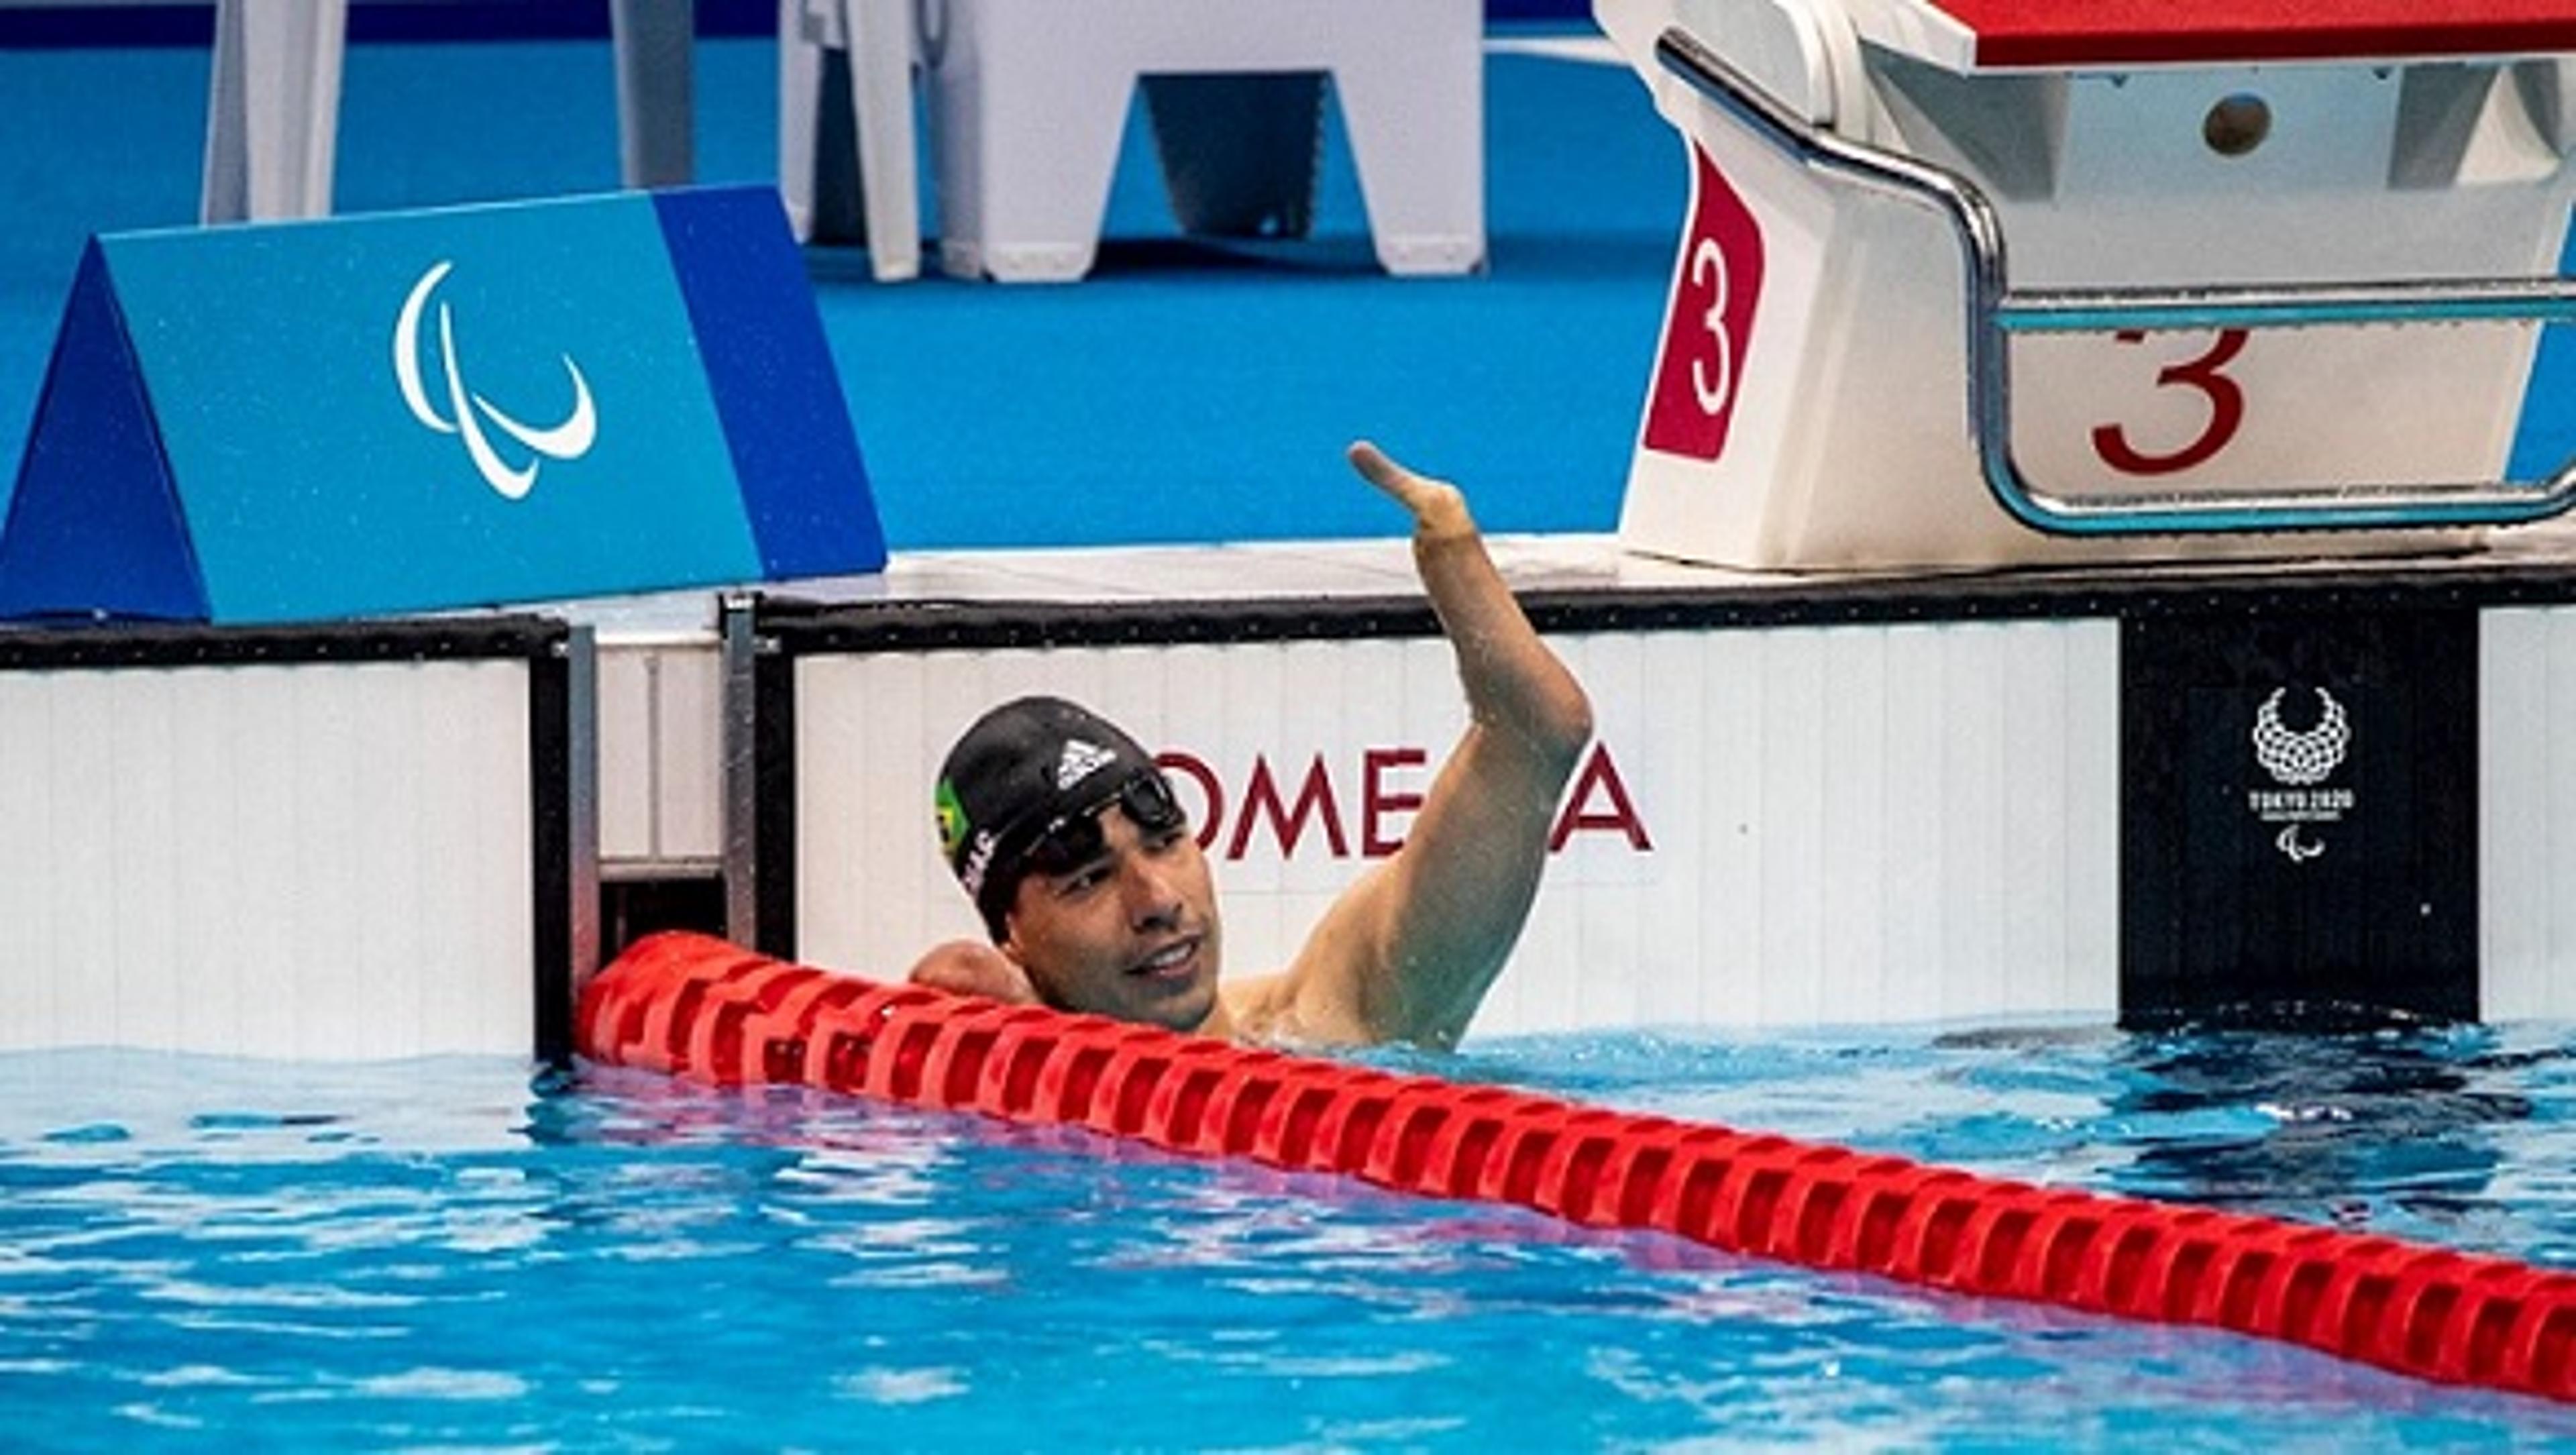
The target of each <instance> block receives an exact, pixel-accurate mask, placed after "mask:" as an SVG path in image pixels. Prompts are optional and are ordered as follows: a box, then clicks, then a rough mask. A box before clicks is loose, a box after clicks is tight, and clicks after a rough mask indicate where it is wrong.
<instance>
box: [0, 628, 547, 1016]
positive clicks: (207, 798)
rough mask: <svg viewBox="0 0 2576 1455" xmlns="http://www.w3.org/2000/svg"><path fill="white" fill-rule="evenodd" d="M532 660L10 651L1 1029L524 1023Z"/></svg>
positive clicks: (530, 933) (530, 929)
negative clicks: (131, 660)
mask: <svg viewBox="0 0 2576 1455" xmlns="http://www.w3.org/2000/svg"><path fill="white" fill-rule="evenodd" d="M528 713H529V702H528V688H527V669H526V667H525V665H524V664H521V663H515V662H502V663H429V664H368V665H332V666H297V667H274V666H251V667H202V668H182V669H118V670H64V671H25V672H6V673H0V825H5V826H6V827H5V832H0V1049H26V1048H34V1047H53V1046H81V1045H121V1046H134V1047H142V1048H149V1049H167V1050H187V1051H202V1052H209V1053H215V1054H224V1055H243V1056H264V1057H285V1058H294V1059H316V1060H321V1059H373V1058H390V1057H402V1056H415V1055H424V1054H431V1053H441V1052H492V1053H507V1054H520V1055H524V1054H526V1052H527V1051H528V1049H529V1047H530V1046H531V1045H532V1044H533V1041H534V1004H533V993H532V991H531V988H530V985H531V982H530V977H531V974H532V965H531V946H532V945H533V943H534V915H535V894H534V890H535V885H534V873H533V869H532V865H531V824H532V820H531V813H532V809H531V806H530V787H529V773H530V765H529V759H528Z"/></svg>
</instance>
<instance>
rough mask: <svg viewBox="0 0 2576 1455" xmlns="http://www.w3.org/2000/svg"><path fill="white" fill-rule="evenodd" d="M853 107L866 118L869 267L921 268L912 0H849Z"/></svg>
mask: <svg viewBox="0 0 2576 1455" xmlns="http://www.w3.org/2000/svg"><path fill="white" fill-rule="evenodd" d="M847 3H848V6H849V9H848V12H847V13H848V17H849V26H850V51H849V55H850V108H851V111H852V112H853V114H854V115H855V116H856V117H857V121H858V134H859V188H860V192H861V194H862V196H863V197H864V198H865V200H866V204H867V224H868V267H869V269H870V271H872V272H874V273H875V274H876V277H877V280H878V281H879V282H883V283H892V282H899V281H901V280H903V279H906V278H912V277H917V276H919V275H920V273H921V189H920V185H919V182H918V179H917V178H916V176H915V173H916V172H917V171H918V170H919V167H918V163H917V162H916V161H915V159H914V156H913V127H912V53H913V33H912V27H913V14H912V0H847Z"/></svg>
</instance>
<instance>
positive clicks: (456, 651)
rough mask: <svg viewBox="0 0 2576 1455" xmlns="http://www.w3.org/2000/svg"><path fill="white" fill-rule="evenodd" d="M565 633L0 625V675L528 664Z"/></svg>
mask: <svg viewBox="0 0 2576 1455" xmlns="http://www.w3.org/2000/svg"><path fill="white" fill-rule="evenodd" d="M564 634H565V628H564V625H563V623H561V622H559V621H556V620H554V619H553V618H551V617H542V616H522V615H509V616H488V617H461V618H457V619H454V620H448V619H444V618H441V619H430V620H422V619H414V618H404V619H400V620H385V621H361V622H346V623H328V624H316V625H307V626H280V627H228V626H41V627H7V626H0V672H5V671H52V670H60V669H67V668H91V667H241V666H250V665H253V664H261V665H280V666H296V665H301V664H306V663H317V662H419V661H450V660H475V659H481V658H493V657H528V658H534V657H537V656H539V655H541V654H545V653H549V652H552V651H554V650H555V646H554V644H555V643H558V642H561V641H563V640H564Z"/></svg>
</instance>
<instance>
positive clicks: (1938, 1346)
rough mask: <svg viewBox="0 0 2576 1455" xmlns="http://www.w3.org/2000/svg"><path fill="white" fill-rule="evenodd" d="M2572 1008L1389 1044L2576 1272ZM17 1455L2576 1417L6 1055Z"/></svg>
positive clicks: (1371, 1223) (1017, 1156)
mask: <svg viewBox="0 0 2576 1455" xmlns="http://www.w3.org/2000/svg"><path fill="white" fill-rule="evenodd" d="M2571 1048H2576V1032H2570V1031H2568V1030H2567V1029H2566V1028H2551V1029H2548V1030H2533V1031H2516V1032H2509V1033H2506V1032H2492V1031H2484V1030H2443V1031H2418V1032H2409V1033H2404V1034H2387V1035H2370V1036H2353V1037H2339V1038H2333V1039H2323V1040H2299V1039H2292V1038H2284V1037H2267V1036H2256V1035H2225V1036H2218V1035H2173V1036H2134V1035H2123V1034H2118V1033H2114V1032H2110V1031H2106V1030H2086V1029H2072V1028H2069V1029H2042V1030H2026V1031H2013V1032H1980V1033H1950V1034H1934V1033H1920V1034H1902V1033H1900V1034H1886V1033H1878V1034H1874V1035H1872V1036H1871V1038H1869V1039H1867V1040H1857V1039H1849V1038H1828V1037H1822V1036H1797V1037H1788V1038H1780V1037H1753V1036H1720V1035H1692V1036H1687V1037H1675V1036H1648V1035H1637V1034H1622V1035H1615V1036H1584V1037H1549V1038H1532V1039H1513V1040H1490V1041H1486V1042H1483V1043H1481V1044H1475V1043H1471V1045H1470V1048H1469V1049H1468V1050H1467V1051H1466V1052H1464V1053H1462V1054H1460V1055H1457V1056H1452V1057H1432V1056H1413V1055H1392V1056H1386V1057H1381V1058H1378V1059H1380V1060H1382V1061H1383V1062H1384V1063H1385V1064H1389V1065H1392V1066H1395V1067H1398V1068H1401V1069H1406V1070H1430V1071H1435V1072H1437V1073H1439V1074H1444V1075H1449V1076H1452V1077H1457V1078H1461V1079H1469V1080H1479V1081H1493V1082H1499V1083H1507V1084H1511V1085H1514V1086H1520V1087H1526V1088H1531V1089H1537V1090H1543V1091H1548V1092H1551V1093H1555V1094H1559V1095H1567V1096H1574V1097H1580V1098H1583V1099H1587V1100H1593V1101H1598V1102H1604V1103H1609V1104H1613V1105H1618V1106H1623V1107H1629V1108H1635V1109H1639V1110H1650V1111H1656V1112H1661V1113H1664V1114H1667V1115H1676V1116H1689V1117H1695V1118H1701V1119H1708V1120H1717V1121H1723V1122H1726V1123H1728V1124H1730V1125H1734V1126H1738V1127H1745V1128H1762V1129H1766V1130H1774V1131H1780V1132H1785V1133H1788V1134H1791V1135H1796V1136H1803V1137H1809V1138H1815V1139H1820V1140H1832V1141H1838V1142H1842V1143H1844V1144H1847V1145H1852V1146H1858V1147H1863V1148H1868V1149H1871V1150H1886V1151H1893V1152H1898V1153H1903V1154H1906V1155H1910V1156H1916V1157H1924V1158H1934V1159H1940V1160H1945V1161H1949V1162H1954V1163H1958V1164H1960V1165H1964V1166H1968V1167H1971V1168H1974V1169H1976V1170H1978V1171H1982V1172H1988V1173H1994V1174H1999V1175H2007V1176H2013V1177H2020V1178H2027V1179H2031V1180H2035V1181H2041V1182H2052V1183H2062V1184H2069V1185H2077V1186H2083V1187H2088V1188H2093V1189H2096V1190H2101V1191H2116V1192H2127V1193H2139V1194H2148V1195H2154V1196H2160V1197H2167V1198H2174V1199H2181V1200H2186V1201H2191V1202H2198V1203H2205V1204H2212V1205H2219V1206H2224V1207H2227V1208H2230V1209H2233V1210H2239V1211H2254V1212H2263V1213H2270V1214H2276V1215H2281V1216H2287V1217H2294V1218H2301V1219H2306V1220H2311V1221H2319V1222H2328V1223H2333V1224H2337V1225H2341V1226H2346V1227H2360V1228H2369V1229H2373V1230H2377V1231H2383V1232H2391V1233H2397V1234H2402V1235H2406V1236H2410V1237H2415V1238H2421V1239H2429V1240H2436V1241H2440V1242H2443V1243H2446V1244H2450V1245H2453V1246H2458V1247H2462V1248H2468V1249H2474V1250H2478V1251H2485V1252H2495V1253H2504V1254H2509V1255H2512V1256H2517V1257H2522V1258H2526V1259H2531V1260H2534V1261H2539V1262H2545V1263H2553V1264H2559V1265H2571V1266H2576V1193H2571V1185H2570V1176H2571V1174H2570V1173H2569V1172H2568V1171H2566V1170H2565V1169H2569V1168H2571V1167H2576V1132H2571V1117H2570V1113H2571V1109H2576V1075H2571V1069H2570V1068H2571V1061H2570V1057H2569V1051H2570V1050H2571ZM0 1432H5V1433H0V1443H5V1444H6V1445H8V1446H9V1447H10V1448H13V1449H73V1448H78V1449H96V1448H103V1447H114V1448H131V1447H137V1446H143V1447H150V1446H158V1445H183V1446H190V1447H197V1446H212V1445H215V1444H217V1443H221V1444H223V1445H226V1446H234V1445H255V1446H258V1447H261V1448H280V1447H289V1448H291V1447H298V1446H307V1447H327V1448H335V1449H336V1448H347V1447H353V1446H362V1447H368V1448H440V1449H456V1448H478V1449H562V1450H589V1449H611V1450H618V1449H646V1450H649V1449H679V1448H686V1449H698V1448H706V1447H709V1446H718V1447H751V1448H813V1449H840V1448H870V1449H875V1448H894V1449H956V1448H978V1449H981V1448H1006V1449H1008V1448H1032V1449H1034V1448H1049V1449H1057V1448H1095V1447H1114V1448H1121V1449H1180V1448H1188V1449H1202V1448H1206V1449H1226V1450H1271V1449H1394V1450H1400V1449H1493V1448H1505V1449H1627V1448H1640V1447H1651V1448H1671V1447H1676V1446H1710V1447H1721V1448H1730V1449H1732V1448H1742V1447H1747V1446H1751V1447H1763V1446H1791V1447H1804V1446H1811V1445H1815V1444H1819V1443H1823V1444H1830V1445H1833V1446H1835V1447H1838V1448H1853V1447H1858V1448H1885V1447H1902V1448H1909V1449H1910V1448H1924V1447H1933V1448H1951V1449H1983V1448H1999V1447H2019V1446H2027V1445H2031V1444H2045V1445H2049V1446H2064V1445H2068V1444H2078V1445H2083V1444H2093V1445H2102V1444H2111V1445H2123V1444H2134V1445H2152V1446H2153V1447H2154V1448H2157V1449H2216V1450H2226V1449H2252V1448H2281V1449H2319V1450H2323V1449H2332V1450H2353V1449H2396V1448H2401V1447H2405V1448H2414V1447H2422V1446H2427V1445H2432V1446H2442V1445H2465V1444H2472V1443H2474V1444H2477V1445H2480V1446H2490V1447H2491V1446H2494V1445H2498V1444H2508V1445H2516V1446H2534V1447H2537V1446H2546V1445H2551V1444H2555V1443H2559V1442H2562V1441H2563V1442H2568V1443H2570V1445H2571V1447H2576V1410H2570V1409H2562V1408H2560V1407H2556V1406H2552V1405H2549V1404H2545V1403H2541V1402H2538V1401H2534V1400H2529V1399H2523V1398H2517V1397H2512V1396H2505V1395H2498V1394H2490V1393H2485V1392H2480V1391H2469V1390H2458V1389H2448V1388H2443V1387H2438V1386H2433V1385H2428V1384H2422V1383H2417V1382H2414V1381H2410V1380H2406V1379H2403V1378H2400V1377H2398V1376H2395V1375H2390V1374H2384V1373H2381V1372H2379V1371H2376V1370H2371V1369H2367V1368H2362V1367H2357V1366H2351V1365H2346V1364H2342V1363H2339V1362H2336V1361H2333V1360H2330V1359H2327V1358H2325V1357H2323V1356H2321V1355H2316V1354H2312V1353H2310V1352H2308V1351H2305V1350H2300V1349H2294V1348H2286V1347H2281V1346H2276V1345H2270V1344H2265V1343H2261V1342H2257V1341H2252V1340H2247V1339H2242V1338H2238V1337H2234V1336H2231V1335H2227V1334H2223V1333H2216V1332H2211V1331H2206V1330H2177V1329H2169V1328H2158V1327H2146V1326H2131V1325H2124V1324H2120V1323H2117V1322H2113V1321H2109V1320H2104V1319H2099V1318H2093V1317H2088V1316H2084V1315H2079V1314H2074V1313H2067V1312H2060V1311H2052V1310H2046V1309H2039V1308H2034V1307H2030V1306H2025V1305H2017V1304H2009V1303H1997V1302H1980V1301H1975V1300H1964V1299H1958V1298H1953V1297H1948V1296H1942V1295H1935V1294H1930V1293H1924V1292H1919V1291H1915V1290H1909V1289H1906V1288H1902V1287H1898V1286H1894V1285H1889V1284H1884V1283H1880V1282H1876V1281H1873V1280H1869V1279H1863V1278H1856V1277H1849V1276H1827V1275H1821V1274H1815V1273H1809V1272H1806V1271H1803V1270H1800V1269H1795V1268H1790V1267H1784V1266H1781V1265H1775V1264H1770V1263H1764V1262H1758V1261H1752V1260H1746V1259H1739V1258H1732V1257H1727V1256H1723V1255H1720V1254H1717V1253H1714V1252H1711V1251H1708V1250H1705V1249H1701V1248H1697V1247H1694V1246H1692V1245H1689V1244H1685V1243H1681V1242H1678V1241H1675V1240H1673V1239H1669V1238H1665V1237H1661V1236H1656V1235H1646V1234H1634V1233H1601V1232H1589V1231H1581V1230H1576V1229H1571V1228H1567V1227H1565V1226H1563V1225H1560V1224H1556V1223H1554V1222H1552V1221H1551V1220H1549V1219H1547V1218H1544V1217H1542V1216H1540V1215H1538V1214H1536V1213H1531V1212H1526V1211H1523V1210H1519V1209H1514V1208H1499V1207H1487V1206H1481V1205H1475V1204H1463V1203H1440V1202H1429V1201H1423V1200H1418V1199H1411V1198H1404V1197H1399V1196H1395V1195H1393V1194H1389V1193H1385V1192H1382V1191H1379V1190H1377V1189H1373V1188H1371V1187H1368V1186H1366V1185H1364V1184H1361V1183H1358V1182H1355V1181H1349V1180H1343V1179H1335V1178H1330V1177H1322V1176H1307V1175H1287V1174H1282V1173H1278V1172H1274V1171H1270V1170H1268V1169H1264V1168H1261V1167H1258V1166H1253V1165H1249V1164H1240V1163H1217V1162H1199V1161H1190V1160H1184V1159H1179V1158H1174V1157H1170V1156H1166V1155H1163V1154H1160V1153H1156V1152H1153V1151H1150V1150H1148V1149H1143V1148H1139V1147H1134V1146H1123V1145H1118V1144H1113V1143H1109V1142H1106V1141H1103V1140H1100V1139H1096V1138H1093V1137H1091V1136H1089V1135H1087V1134H1083V1133H1078V1132H1071V1131H1063V1130H1032V1129H1024V1128H1013V1127H1008V1126H1004V1125H1001V1124H998V1123H994V1122H989V1121H985V1120H982V1119H979V1118H974V1117H967V1116H957V1115H942V1114H930V1113H920V1112H912V1111H905V1110H899V1109H889V1108H883V1107H877V1106H872V1105H868V1104H864V1103H860V1102H856V1101H852V1100H848V1099H843V1098H836V1097H827V1096H820V1095H814V1094H809V1093H797V1092H776V1093H771V1094H767V1095H743V1094H735V1093H722V1092H713V1091H706V1090H701V1089H697V1088H692V1087H688V1086H684V1085H680V1084H677V1083H674V1082H671V1081H668V1080H666V1079H664V1078H661V1077H658V1076H653V1075H649V1074H643V1073H633V1072H623V1071H603V1070H598V1069H585V1070H582V1071H580V1072H577V1073H574V1074H570V1075H550V1074H536V1075H532V1074H531V1072H530V1071H529V1069H528V1068H527V1067H525V1066H523V1065H519V1064H515V1063H506V1062H496V1061H484V1060H442V1061H432V1062H420V1063H406V1064H401V1065H393V1066H370V1067H320V1068H317V1067H295V1066H281V1065H266V1064H254V1063H244V1062H236V1061H222V1060H209V1059H203V1058H187V1057H176V1056H161V1055H147V1054H137V1053H108V1052H82V1053H49V1054H27V1055H14V1056H0Z"/></svg>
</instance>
